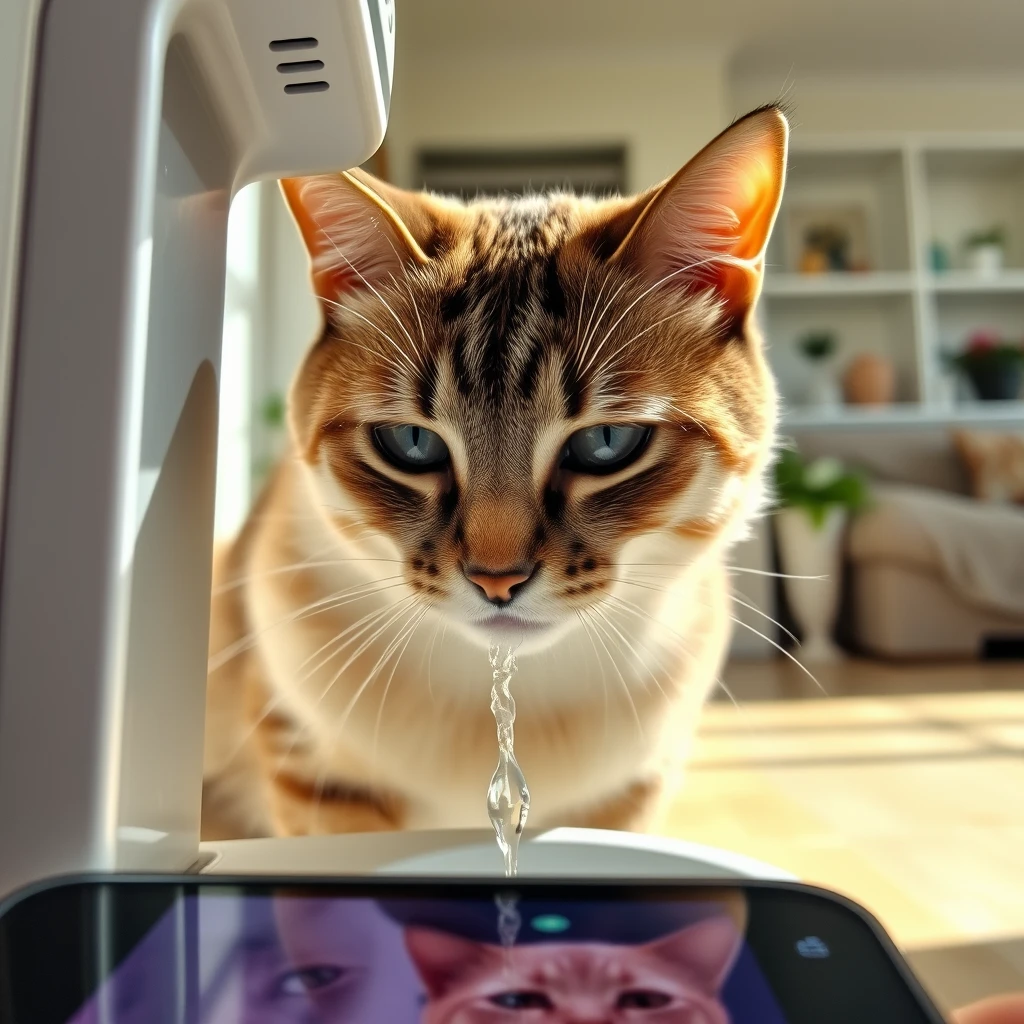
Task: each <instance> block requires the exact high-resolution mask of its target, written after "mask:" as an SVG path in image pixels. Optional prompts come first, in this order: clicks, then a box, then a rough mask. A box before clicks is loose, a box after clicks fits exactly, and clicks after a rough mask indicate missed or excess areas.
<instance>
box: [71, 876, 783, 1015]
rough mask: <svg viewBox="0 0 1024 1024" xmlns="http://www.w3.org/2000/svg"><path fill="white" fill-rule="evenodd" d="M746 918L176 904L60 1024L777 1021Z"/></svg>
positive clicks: (353, 903) (403, 905) (517, 907)
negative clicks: (186, 951)
mask: <svg viewBox="0 0 1024 1024" xmlns="http://www.w3.org/2000/svg"><path fill="white" fill-rule="evenodd" d="M746 920H747V906H746V901H745V897H744V896H743V894H742V893H740V892H735V893H732V892H730V891H726V890H722V891H718V892H717V893H716V899H715V900H714V901H710V900H694V899H687V900H679V901H674V902H651V901H638V902H635V903H631V902H629V901H626V900H615V901H609V902H607V903H602V902H596V901H587V902H583V901H578V900H565V901H559V900H558V899H551V898H547V897H541V898H531V897H529V896H526V897H523V898H520V899H511V900H508V901H503V900H502V899H500V898H499V899H497V900H486V899H472V900H465V899H464V900H459V901H452V900H444V899H442V898H435V899H433V900H424V899H415V900H399V901H393V900H386V899H385V900H380V901H377V900H373V899H353V898H339V897H335V896H331V895H323V896H317V895H309V894H308V893H303V894H294V895H292V894H288V893H283V892H282V893H275V894H274V895H262V894H259V895H254V894H248V895H246V896H245V898H238V896H236V895H231V894H219V893H217V892H216V891H213V892H210V893H208V894H207V893H199V894H191V895H188V896H185V897H183V898H182V899H181V900H179V902H178V904H177V905H176V906H175V907H174V908H173V909H172V910H171V911H170V912H168V913H167V914H166V915H165V916H164V917H163V918H162V919H161V920H159V921H158V922H157V924H156V925H155V926H154V927H153V928H152V929H151V930H150V931H149V932H148V934H146V936H145V937H144V938H143V940H142V941H141V942H140V943H139V944H138V945H137V946H136V947H135V948H134V949H133V950H132V951H131V952H130V953H129V955H128V956H127V957H126V958H124V959H123V960H122V961H121V962H120V964H119V965H118V966H117V967H116V969H115V970H114V971H113V973H112V974H111V975H110V976H109V977H108V979H107V980H106V981H105V982H104V983H103V985H102V986H101V988H100V989H99V991H98V992H97V993H96V994H95V995H94V997H93V998H92V999H90V1000H89V1001H88V1002H87V1003H86V1004H85V1005H84V1006H83V1007H82V1008H81V1009H80V1010H79V1011H78V1013H76V1014H75V1015H74V1016H73V1017H72V1018H71V1020H70V1021H69V1022H68V1024H153V1022H156V1021H161V1020H165V1019H166V1020H172V1019H173V1020H176V1021H177V1020H184V1021H187V1022H188V1024H378V1022H379V1024H414V1022H422V1024H516V1022H518V1024H541V1022H543V1024H641V1022H643V1024H648V1022H649V1024H787V1019H786V1017H785V1016H784V1015H783V1014H782V1012H781V1010H780V1008H779V1006H778V1004H777V1002H776V999H775V997H774V995H773V994H772V990H771V988H770V986H769V985H768V983H767V981H766V979H765V977H764V975H763V974H762V972H761V970H760V968H759V966H758V963H757V960H756V958H755V956H754V955H753V953H752V951H751V949H750V948H749V946H748V944H747V942H746V941H745V938H744V932H745V926H746ZM183 943H184V945H185V946H186V947H188V946H194V955H193V956H192V957H191V961H192V962H193V963H194V965H195V969H194V970H192V971H191V972H189V971H187V970H186V971H183V970H182V963H183V958H182V956H181V949H182V944H183ZM185 960H186V962H188V957H187V956H186V958H185ZM185 975H189V978H186V977H185ZM172 1007H174V1008H176V1009H174V1011H173V1013H172Z"/></svg>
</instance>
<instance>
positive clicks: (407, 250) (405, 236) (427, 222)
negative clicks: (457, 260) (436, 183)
mask: <svg viewBox="0 0 1024 1024" xmlns="http://www.w3.org/2000/svg"><path fill="white" fill-rule="evenodd" d="M281 191H282V192H283V194H284V198H285V202H286V203H287V204H288V208H289V210H291V213H292V216H293V217H294V218H295V223H296V225H297V227H298V229H299V233H300V234H301V235H302V240H303V242H305V245H306V251H307V252H308V253H309V259H310V272H311V275H312V278H313V289H314V291H315V292H316V294H317V295H318V296H319V297H320V298H321V299H325V300H327V301H334V300H337V299H338V298H339V297H340V296H341V295H343V294H345V293H346V292H350V291H353V290H358V289H360V288H367V289H369V288H373V287H375V286H377V285H379V284H380V283H382V282H383V281H384V280H386V279H387V278H389V277H390V276H391V275H395V276H396V277H397V276H398V275H400V274H401V273H402V272H404V271H405V269H406V268H407V267H409V266H415V265H424V264H426V263H428V262H429V261H430V257H429V255H428V254H427V252H426V251H425V246H426V247H429V246H430V244H431V240H432V239H433V238H435V236H436V235H437V232H438V220H439V216H440V215H441V214H442V213H443V208H442V207H441V204H439V203H435V202H433V201H432V200H431V199H430V198H429V197H425V196H418V195H414V194H412V193H410V192H404V191H403V190H401V189H397V188H393V187H391V186H388V185H385V184H384V182H381V181H378V180H377V179H376V178H373V177H372V176H371V175H369V174H365V173H362V172H358V171H349V172H344V173H342V174H318V175H315V176H312V177H308V178H285V179H284V180H283V181H282V182H281Z"/></svg>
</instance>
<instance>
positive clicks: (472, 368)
mask: <svg viewBox="0 0 1024 1024" xmlns="http://www.w3.org/2000/svg"><path fill="white" fill-rule="evenodd" d="M788 136H789V128H788V122H787V119H786V117H785V115H784V114H783V113H782V111H781V110H780V109H779V108H778V107H775V106H768V107H765V108H761V109H758V110H756V111H753V112H752V113H750V114H748V115H747V116H745V117H743V118H741V119H739V120H738V121H736V122H734V123H733V124H732V125H731V126H730V127H729V128H727V129H726V130H725V131H723V132H722V133H721V134H720V135H719V136H718V137H717V138H716V139H715V140H713V141H712V142H711V143H710V144H709V145H708V146H706V147H705V148H704V149H703V150H702V151H701V152H699V153H698V154H697V155H696V156H695V157H694V158H693V159H691V160H690V161H689V162H688V163H687V164H686V165H685V166H684V167H683V168H682V170H680V171H679V172H677V173H676V174H675V175H674V176H673V177H671V178H669V179H668V180H667V181H666V182H664V183H663V184H661V185H659V186H657V187H654V188H652V189H650V190H648V191H646V192H644V193H642V194H640V195H639V196H635V197H632V198H621V197H614V198H607V199H595V198H585V197H584V198H578V197H575V196H573V195H570V194H565V193H557V192H556V193H551V194H543V195H529V196H526V197H523V198H501V199H479V200H477V201H474V202H470V203H463V202H460V201H457V200H454V199H448V198H442V197H438V196H435V195H431V194H417V193H412V192H407V191H403V190H401V189H398V188H396V187H393V186H391V185H389V184H385V183H384V182H381V181H377V180H376V179H374V178H372V177H371V176H369V175H367V174H365V173H363V172H361V171H353V172H349V173H344V174H330V175H316V176H311V177H306V178H298V179H288V180H285V181H283V182H282V183H281V187H282V191H283V193H284V197H285V200H286V202H287V203H288V206H289V208H290V210H291V212H292V215H293V217H294V220H295V222H296V224H297V227H298V230H299V232H300V233H301V236H302V238H303V240H304V242H305V245H306V248H307V249H308V252H309V257H310V265H311V275H312V284H313V288H314V290H315V292H316V294H317V296H318V297H319V299H320V303H321V306H322V309H323V316H324V326H323V331H322V334H321V335H320V337H319V338H318V340H316V342H315V343H314V344H313V346H312V348H311V349H310V351H309V352H308V354H307V356H306V358H305V360H304V362H303V364H302V366H301V368H300V369H299V372H298V374H297V376H296V378H295V381H294V384H293V387H292V390H291V393H290V396H289V402H288V424H289V434H290V450H289V452H288V454H287V455H286V457H285V458H283V459H282V461H281V462H280V464H279V465H278V466H277V467H276V469H275V470H274V472H273V473H272V476H271V478H270V480H269V482H268V484H267V485H266V488H265V490H264V491H263V493H262V495H261V496H260V498H259V500H258V501H257V503H256V504H255V507H254V509H253V511H252V513H251V515H250V517H249V519H248V520H247V522H246V524H245V525H244V527H243V529H242V530H241V532H240V534H239V535H238V537H237V539H235V540H234V541H233V542H232V543H231V544H229V545H228V546H227V547H226V548H225V549H223V550H221V551H219V552H218V553H217V556H216V565H215V587H214V595H213V601H212V628H211V641H210V652H211V662H210V675H209V686H208V703H207V733H206V750H205V782H204V808H203V835H204V837H205V838H231V837H243V836H261V835H301V834H310V833H332V832H350V831H373V830H384V829H397V828H424V827H427V828H429V827H486V818H485V809H484V793H485V789H486V784H487V779H488V778H489V777H490V775H491V773H492V771H493V768H494V763H495V760H496V740H495V731H494V722H493V720H492V718H491V716H490V712H489V707H488V690H489V687H490V681H491V680H490V668H489V665H488V660H487V647H488V643H489V642H490V641H497V642H501V643H504V644H507V645H511V646H513V647H515V648H516V651H517V658H518V663H519V668H520V670H519V672H518V675H517V676H516V677H515V680H514V682H513V689H514V693H515V696H516V698H517V700H518V703H519V718H518V720H517V723H516V752H517V757H518V760H519V763H520V764H521V765H522V766H523V768H524V771H525V772H526V775H527V778H528V781H529V785H530V789H531V793H532V797H533V801H532V807H533V810H532V817H531V824H536V825H537V826H539V827H545V826H549V825H555V824H559V825H585V826H592V827H605V828H618V829H643V828H648V827H650V825H651V822H652V821H654V820H656V817H657V814H658V813H659V811H660V809H661V807H662V806H663V803H664V801H665V800H667V799H668V798H670V796H671V794H672V792H673V789H674V785H675V780H676V779H677V778H678V777H679V773H680V770H681V765H682V764H683V762H684V760H685V757H686V754H687V750H688V747H689V745H690V742H691V739H692V736H693V733H694V729H695V727H696V724H697V720H698V717H699V712H700V709H701V706H702V704H703V702H704V701H705V698H706V697H707V696H708V694H709V692H710V691H711V689H712V688H713V687H714V685H715V681H716V678H717V675H718V672H719V669H720V667H721V665H722V662H723V659H724V655H725V651H726V647H727V643H728V639H729V634H730V629H731V622H730V594H729V586H728V572H727V569H726V558H727V553H728V551H729V548H730V545H731V544H732V543H733V542H735V541H736V540H737V539H738V538H740V537H742V536H743V535H744V532H745V531H746V529H747V528H748V524H749V523H750V522H751V520H752V518H753V517H755V516H756V515H757V514H758V512H759V510H760V509H761V507H762V504H763V499H764V484H763V477H764V474H765V469H766V467H767V465H768V464H769V462H770V459H771V456H772V452H773V446H774V443H775V428H776V394H775V389H774V384H773V381H772V378H771V374H770V372H769V370H768V367H767V363H766V360H765V357H764V353H763V349H762V339H761V338H760V336H759V332H758V327H757V324H756V318H755V315H754V309H755V304H756V301H757V298H758V295H759V292H760V288H761V283H762V278H763V271H764V258H765V250H766V246H767V243H768V239H769V235H770V232H771V229H772V226H773V223H774V220H775V217H776V215H777V211H778V207H779V202H780V199H781V195H782V190H783V184H784V178H785V167H786V153H787V146H788Z"/></svg>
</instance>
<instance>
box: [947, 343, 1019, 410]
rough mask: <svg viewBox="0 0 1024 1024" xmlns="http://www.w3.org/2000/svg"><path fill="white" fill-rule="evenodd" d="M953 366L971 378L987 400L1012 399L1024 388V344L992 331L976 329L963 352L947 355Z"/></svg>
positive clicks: (981, 397) (973, 384)
mask: <svg viewBox="0 0 1024 1024" xmlns="http://www.w3.org/2000/svg"><path fill="white" fill-rule="evenodd" d="M947 361H948V363H949V365H950V366H952V367H953V368H954V369H956V370H958V371H959V372H960V373H962V374H963V375H964V376H965V377H966V378H967V380H969V381H970V383H971V387H972V388H973V389H974V393H975V394H976V395H977V396H978V398H980V399H981V400H982V401H984V402H992V401H997V402H998V401H1004V402H1005V401H1013V400H1014V399H1017V398H1020V397H1021V391H1022V389H1024V344H1022V343H1021V342H1019V341H1008V340H1006V339H1005V338H1003V337H1002V336H1001V335H999V334H997V333H995V332H993V331H975V333H974V334H972V335H971V337H970V338H968V340H967V345H966V346H965V347H964V349H963V351H962V352H959V353H957V354H956V355H952V356H948V357H947Z"/></svg>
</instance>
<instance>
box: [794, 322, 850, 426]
mask: <svg viewBox="0 0 1024 1024" xmlns="http://www.w3.org/2000/svg"><path fill="white" fill-rule="evenodd" d="M797 348H798V349H799V350H800V354H801V355H802V356H803V357H804V359H806V360H807V362H808V363H810V365H811V372H812V377H811V380H810V383H809V385H808V388H807V396H806V401H807V404H808V405H812V406H817V407H818V408H835V407H836V406H837V405H839V404H840V400H841V399H840V394H839V385H838V383H837V382H836V377H835V374H834V373H833V371H832V368H831V365H830V364H831V361H832V357H833V356H834V355H835V353H836V349H837V348H838V343H837V341H836V336H835V334H833V333H832V332H831V331H810V332H809V333H807V334H805V335H804V336H803V337H802V338H800V339H799V340H798V341H797Z"/></svg>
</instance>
